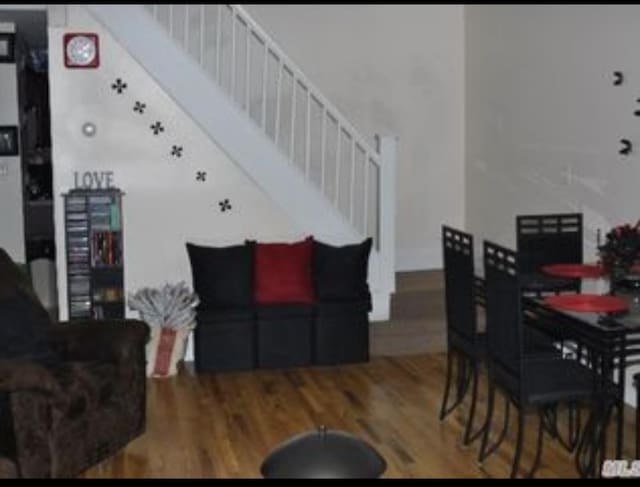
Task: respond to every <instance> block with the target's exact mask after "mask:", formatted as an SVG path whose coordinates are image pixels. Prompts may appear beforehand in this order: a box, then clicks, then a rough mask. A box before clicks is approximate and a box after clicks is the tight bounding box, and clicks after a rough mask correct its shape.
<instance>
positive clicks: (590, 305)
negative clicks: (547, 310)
mask: <svg viewBox="0 0 640 487" xmlns="http://www.w3.org/2000/svg"><path fill="white" fill-rule="evenodd" d="M544 302H545V304H546V305H548V306H551V307H552V308H557V309H565V310H568V311H584V312H589V313H615V312H619V311H626V310H627V309H629V305H628V304H627V302H626V301H625V300H624V299H622V298H620V297H618V296H610V295H608V294H604V295H602V294H558V295H554V296H547V297H546V298H544Z"/></svg>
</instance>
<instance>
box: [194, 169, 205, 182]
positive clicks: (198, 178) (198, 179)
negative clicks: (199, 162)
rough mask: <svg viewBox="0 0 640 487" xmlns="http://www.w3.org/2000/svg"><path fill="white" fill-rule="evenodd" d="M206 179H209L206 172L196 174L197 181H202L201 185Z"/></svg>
mask: <svg viewBox="0 0 640 487" xmlns="http://www.w3.org/2000/svg"><path fill="white" fill-rule="evenodd" d="M206 179H207V173H206V171H198V172H197V173H196V181H200V182H201V183H203V182H204V181H205V180H206Z"/></svg>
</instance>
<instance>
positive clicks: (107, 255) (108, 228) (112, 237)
mask: <svg viewBox="0 0 640 487" xmlns="http://www.w3.org/2000/svg"><path fill="white" fill-rule="evenodd" d="M64 207H65V229H66V232H65V233H66V248H67V302H68V306H69V319H70V320H74V319H96V320H100V319H114V318H115V319H117V318H124V311H125V307H124V261H123V232H122V192H121V191H120V190H118V189H106V190H81V189H74V190H71V191H69V192H68V193H66V194H65V195H64Z"/></svg>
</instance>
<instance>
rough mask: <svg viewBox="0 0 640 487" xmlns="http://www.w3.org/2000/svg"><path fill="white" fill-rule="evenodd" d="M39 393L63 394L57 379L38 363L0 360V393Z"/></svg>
mask: <svg viewBox="0 0 640 487" xmlns="http://www.w3.org/2000/svg"><path fill="white" fill-rule="evenodd" d="M26 390H32V391H39V392H44V393H47V394H52V395H58V394H60V393H61V392H62V389H61V388H60V384H59V383H58V381H57V380H56V378H55V377H54V376H53V375H52V374H51V372H49V371H48V370H47V369H46V368H44V367H43V366H42V365H40V364H38V363H36V362H23V361H17V360H0V391H1V392H15V391H26Z"/></svg>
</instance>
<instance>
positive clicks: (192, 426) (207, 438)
mask: <svg viewBox="0 0 640 487" xmlns="http://www.w3.org/2000/svg"><path fill="white" fill-rule="evenodd" d="M445 363H446V361H445V355H444V354H420V355H407V356H402V357H374V358H372V360H371V362H369V363H366V364H354V365H344V366H336V367H313V368H300V369H290V370H274V371H266V370H261V371H250V372H228V373H217V374H201V375H198V374H195V373H194V372H193V371H192V369H191V367H190V366H189V365H187V367H185V368H183V370H182V371H181V373H180V374H179V375H178V376H176V377H172V378H168V379H149V382H148V400H147V411H148V414H147V430H146V433H145V434H144V435H143V436H141V437H140V438H137V439H136V440H134V441H133V442H131V443H130V444H129V445H128V446H127V447H126V448H125V449H124V450H122V451H120V452H119V453H118V454H116V455H115V456H113V457H112V458H110V459H108V460H105V461H104V462H102V463H101V464H100V465H97V466H95V467H93V468H91V469H90V470H88V471H87V472H86V473H85V475H84V477H85V478H238V477H242V478H260V477H261V476H260V465H261V462H262V460H263V459H264V458H265V456H266V455H267V454H268V453H269V452H270V451H271V450H272V449H273V448H274V447H275V446H276V445H277V444H279V443H280V442H282V441H283V440H285V439H287V438H288V437H290V436H292V435H294V434H298V433H301V432H303V431H307V430H311V429H315V428H317V427H318V426H319V425H326V426H327V427H328V428H330V429H340V430H345V431H349V432H351V433H354V434H356V435H358V436H359V437H361V438H363V439H364V440H366V441H368V442H369V443H370V444H371V445H373V446H374V447H375V448H376V449H377V450H378V451H379V452H380V454H381V455H382V456H383V457H384V458H385V459H386V461H387V464H388V466H387V470H386V472H385V474H384V477H387V478H485V477H506V476H508V474H509V468H510V464H511V455H512V453H513V448H514V439H515V430H516V428H515V421H513V420H512V422H511V428H510V433H509V435H508V437H507V439H506V440H505V442H504V444H503V445H502V447H501V448H500V449H499V451H498V452H497V453H496V454H494V455H493V456H491V457H490V458H489V459H487V460H486V461H485V463H484V465H483V466H482V467H480V466H478V464H477V463H476V456H477V451H478V447H479V442H478V441H477V442H475V443H474V444H473V445H471V446H470V447H468V448H462V447H461V445H460V438H461V435H462V428H463V422H464V419H465V418H466V412H467V410H468V409H467V407H468V403H465V404H464V405H463V407H461V408H459V410H458V411H456V412H454V413H452V414H451V415H450V416H449V417H448V418H447V419H446V420H445V421H443V422H440V421H438V411H439V407H440V401H441V397H442V388H443V385H444V373H445V370H444V367H445ZM485 390H486V387H485V382H484V376H483V379H482V380H481V390H480V391H481V395H480V400H479V401H478V404H479V406H478V407H479V412H478V418H479V419H481V418H483V417H484V398H485ZM497 407H498V408H501V407H502V400H499V401H498V402H497ZM498 413H500V409H499V410H498ZM627 413H628V417H627V421H628V424H627V438H626V440H627V442H626V443H627V446H628V452H632V451H633V450H632V449H631V445H632V444H633V439H632V438H631V436H632V432H633V426H632V423H631V411H627ZM513 416H514V415H512V419H514V418H513ZM496 418H498V419H497V420H496V422H495V423H494V425H495V426H494V428H495V429H496V430H497V428H498V426H497V425H498V424H499V421H501V418H502V417H501V416H500V415H498V416H496ZM527 424H528V426H529V427H530V429H528V430H527V436H526V438H528V441H527V440H525V443H526V446H525V454H524V456H523V463H522V465H523V466H524V467H525V468H526V467H527V466H528V465H529V464H530V462H531V460H532V456H533V449H534V446H535V445H534V443H535V427H536V420H535V418H534V416H533V415H531V418H530V420H529V421H528V422H527ZM629 458H631V456H630V457H629ZM576 476H577V474H576V470H575V467H574V460H573V457H572V456H571V455H569V454H568V453H567V452H566V451H565V450H564V449H563V448H562V447H561V446H560V445H559V444H558V443H557V442H556V441H554V440H552V439H551V438H550V437H549V436H548V435H546V436H545V442H544V451H543V456H542V462H541V465H540V468H539V470H538V473H537V477H541V478H544V477H561V478H564V477H576Z"/></svg>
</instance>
